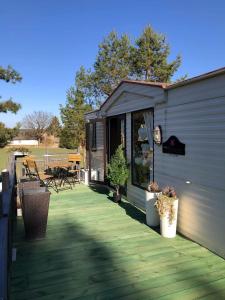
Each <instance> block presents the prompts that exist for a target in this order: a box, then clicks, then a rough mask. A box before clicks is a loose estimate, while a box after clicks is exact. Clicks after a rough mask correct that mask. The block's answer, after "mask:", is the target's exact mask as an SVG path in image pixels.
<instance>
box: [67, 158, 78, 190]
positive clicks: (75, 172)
mask: <svg viewBox="0 0 225 300" xmlns="http://www.w3.org/2000/svg"><path fill="white" fill-rule="evenodd" d="M68 161H69V162H72V163H73V164H74V163H75V164H74V165H73V169H70V170H69V175H70V176H71V177H72V178H73V183H74V184H75V182H76V181H77V182H79V183H80V162H81V155H80V153H70V154H68Z"/></svg>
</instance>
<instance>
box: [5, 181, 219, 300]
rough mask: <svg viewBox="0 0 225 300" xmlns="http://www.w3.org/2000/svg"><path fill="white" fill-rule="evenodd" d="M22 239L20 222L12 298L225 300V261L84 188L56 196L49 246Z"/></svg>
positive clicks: (43, 241) (136, 213)
mask: <svg viewBox="0 0 225 300" xmlns="http://www.w3.org/2000/svg"><path fill="white" fill-rule="evenodd" d="M23 235H24V233H23V224H22V221H21V220H19V221H18V228H17V236H16V239H15V245H16V247H17V248H18V249H17V262H16V263H14V266H13V274H12V278H13V279H12V289H11V296H12V299H17V300H20V299H21V300H22V299H23V300H26V299H34V300H35V299H43V300H51V299H66V300H69V299H71V300H72V299H119V298H122V299H159V297H161V298H162V299H196V298H198V297H203V298H204V297H208V298H209V297H213V295H214V294H215V295H217V296H218V295H219V297H220V299H223V298H222V297H224V299H225V289H224V287H223V283H224V280H225V261H224V260H223V259H222V258H220V257H218V256H216V255H214V254H212V253H211V252H210V251H208V250H206V249H204V248H202V247H200V246H199V245H197V244H196V243H193V242H191V241H189V240H187V239H185V238H183V237H181V236H177V237H176V238H175V239H172V240H169V239H164V238H162V237H161V236H160V235H159V234H158V233H157V232H155V231H153V230H151V229H150V228H149V227H148V226H146V224H145V215H144V214H143V213H142V212H141V211H139V210H137V209H136V208H134V207H132V206H131V205H130V204H129V203H126V202H124V203H123V204H122V205H121V206H119V205H117V204H115V203H113V202H112V201H110V199H109V196H107V195H106V194H104V193H103V192H101V191H100V192H99V193H98V192H94V191H92V190H91V189H89V188H87V187H85V186H83V185H80V186H78V187H76V189H74V190H73V191H64V192H60V193H59V194H58V195H56V194H53V195H52V197H51V205H50V211H49V222H48V232H47V236H46V238H45V239H44V240H40V241H35V242H27V241H26V240H25V239H24V237H23ZM209 299H210V298H209Z"/></svg>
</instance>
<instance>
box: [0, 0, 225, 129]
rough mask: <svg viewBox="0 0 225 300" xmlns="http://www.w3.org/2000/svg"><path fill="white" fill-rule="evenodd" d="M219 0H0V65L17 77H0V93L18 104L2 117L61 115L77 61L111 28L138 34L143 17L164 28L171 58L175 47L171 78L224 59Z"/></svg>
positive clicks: (89, 57) (224, 25) (11, 120)
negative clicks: (176, 65)
mask: <svg viewBox="0 0 225 300" xmlns="http://www.w3.org/2000/svg"><path fill="white" fill-rule="evenodd" d="M224 15H225V2H224V1H222V0H221V1H218V0H215V1H209V0H205V1H202V0H195V1H193V0H189V1H182V0H180V1H178V0H164V1H163V0H139V1H133V0H129V1H128V0H124V1H123V0H120V1H117V0H114V1H111V0H108V1H105V0H104V1H100V0H93V1H91V0H89V1H87V0H82V1H76V0H73V1H72V0H57V1H56V0H38V1H37V0H26V1H25V0H20V1H18V0H13V1H12V0H11V1H10V0H4V1H3V0H0V43H1V46H0V65H2V66H7V65H8V64H11V65H12V66H13V67H14V68H15V69H16V70H18V71H19V72H20V73H21V74H22V76H23V81H22V82H21V83H18V84H16V85H12V84H7V83H4V82H0V95H1V96H2V98H3V99H7V98H8V97H9V96H12V97H13V98H14V99H15V100H17V101H18V102H20V103H21V104H22V109H21V110H20V111H19V112H18V113H17V115H13V114H10V113H9V114H7V115H4V114H0V121H3V122H5V123H6V124H7V125H8V126H13V125H14V124H15V123H16V122H18V121H20V120H22V118H23V117H24V115H25V114H27V113H30V112H32V111H34V110H44V111H48V112H51V113H53V114H55V115H59V104H65V101H66V97H65V95H66V90H67V89H68V88H69V87H70V86H71V85H72V84H73V83H74V74H75V72H76V71H77V70H78V69H79V67H80V65H84V66H85V67H91V66H92V64H93V62H94V59H95V57H96V54H97V50H98V44H99V42H101V41H102V39H103V37H104V36H106V35H107V34H108V33H109V32H110V31H111V30H113V29H114V30H116V31H118V32H119V33H128V34H129V35H130V37H131V38H132V39H134V38H135V37H137V36H138V35H139V34H140V33H141V31H142V30H143V28H144V27H145V26H146V25H147V24H151V25H152V26H153V28H154V29H155V30H156V31H158V32H162V33H164V34H165V35H166V36H167V39H168V42H169V43H170V45H171V58H174V57H175V56H176V55H177V54H181V55H182V58H183V63H182V66H181V67H180V69H179V71H178V72H177V73H176V75H175V77H174V79H176V78H177V77H179V76H181V75H184V74H186V73H187V74H188V75H189V77H192V76H195V75H198V74H201V73H204V72H208V71H211V70H214V69H216V68H220V67H223V66H225V18H224Z"/></svg>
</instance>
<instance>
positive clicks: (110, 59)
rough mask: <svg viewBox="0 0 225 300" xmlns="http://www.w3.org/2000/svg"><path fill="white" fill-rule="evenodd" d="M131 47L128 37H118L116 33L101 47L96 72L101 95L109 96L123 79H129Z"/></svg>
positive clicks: (107, 38) (95, 67) (111, 34)
mask: <svg viewBox="0 0 225 300" xmlns="http://www.w3.org/2000/svg"><path fill="white" fill-rule="evenodd" d="M130 46H131V45H130V39H129V37H128V35H126V34H124V35H121V37H118V34H117V33H116V32H115V31H112V32H111V33H110V34H109V35H108V36H107V37H106V38H104V40H103V42H102V43H101V44H100V45H99V50H98V54H97V58H96V61H95V64H94V70H95V76H96V81H97V84H96V85H97V88H98V90H99V93H100V94H103V95H107V96H109V95H110V94H111V93H112V91H113V90H114V88H115V87H116V86H117V85H118V84H119V83H120V81H121V80H122V79H126V78H128V77H129V74H130Z"/></svg>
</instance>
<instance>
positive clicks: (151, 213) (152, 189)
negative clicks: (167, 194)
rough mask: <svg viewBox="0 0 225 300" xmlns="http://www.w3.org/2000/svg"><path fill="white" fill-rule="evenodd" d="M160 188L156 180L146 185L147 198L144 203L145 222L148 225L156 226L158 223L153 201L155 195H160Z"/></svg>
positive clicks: (154, 200)
mask: <svg viewBox="0 0 225 300" xmlns="http://www.w3.org/2000/svg"><path fill="white" fill-rule="evenodd" d="M160 193H161V190H160V188H159V185H158V184H157V182H154V181H152V182H150V184H149V186H148V192H147V198H146V203H145V208H146V223H147V225H148V226H153V227H155V226H158V225H159V214H158V212H157V209H156V206H155V203H156V200H157V197H158V196H159V195H160Z"/></svg>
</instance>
